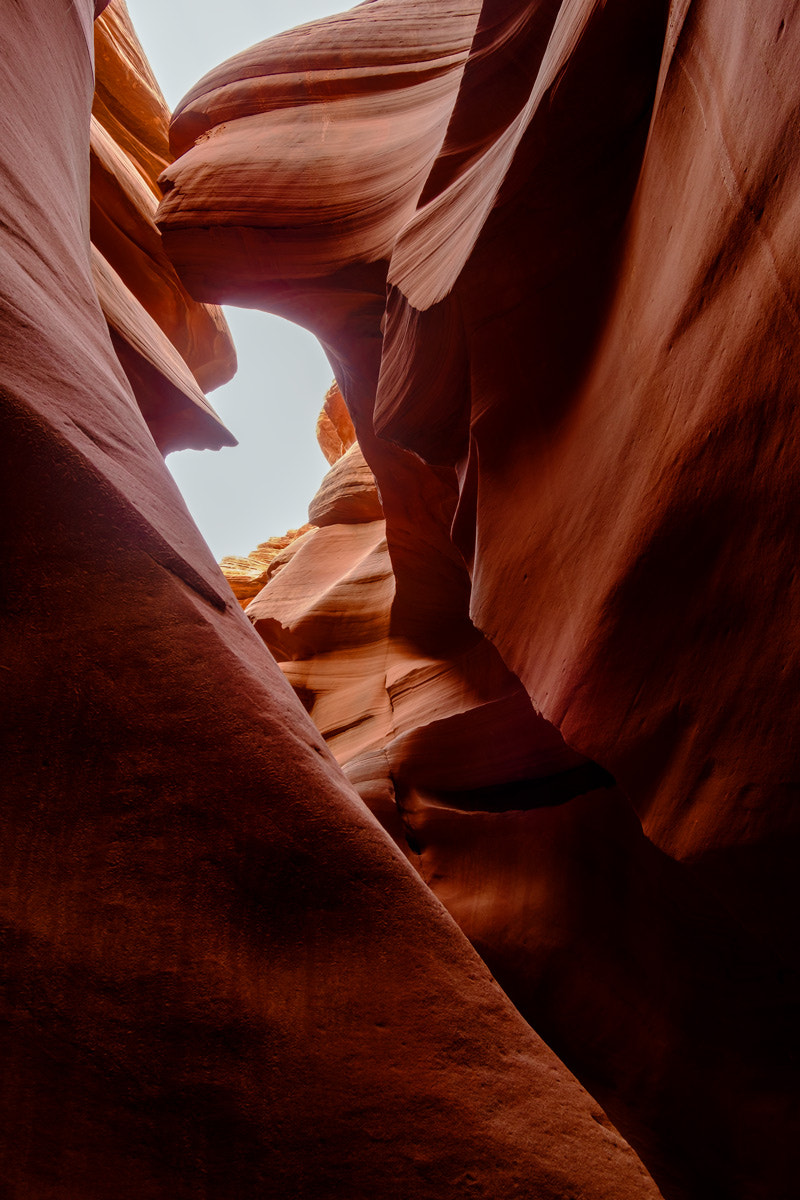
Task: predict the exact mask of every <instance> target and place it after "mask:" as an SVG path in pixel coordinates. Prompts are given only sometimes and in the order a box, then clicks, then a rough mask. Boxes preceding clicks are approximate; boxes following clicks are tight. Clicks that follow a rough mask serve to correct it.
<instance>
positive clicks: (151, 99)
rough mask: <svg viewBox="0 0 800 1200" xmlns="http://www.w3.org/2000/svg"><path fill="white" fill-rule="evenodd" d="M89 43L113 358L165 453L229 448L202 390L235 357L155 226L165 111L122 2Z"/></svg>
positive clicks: (98, 241)
mask: <svg viewBox="0 0 800 1200" xmlns="http://www.w3.org/2000/svg"><path fill="white" fill-rule="evenodd" d="M94 41H95V57H96V64H97V80H96V88H95V96H94V102H93V116H92V123H91V139H90V150H91V192H90V195H91V209H90V213H91V220H90V229H91V238H92V244H93V248H94V257H93V270H94V278H95V286H96V288H97V293H98V295H99V297H100V304H101V306H102V309H103V312H104V313H105V315H106V319H107V321H108V324H109V329H110V331H111V337H112V341H113V342H114V348H115V350H116V351H117V355H118V357H119V359H120V362H121V363H122V366H123V368H124V370H125V373H126V375H127V376H128V379H129V381H130V384H131V387H132V388H133V391H134V395H135V396H136V399H137V401H138V403H139V406H140V408H141V409H142V413H143V414H144V417H145V419H146V420H147V422H148V425H149V426H150V430H151V433H152V434H153V437H154V438H155V440H156V442H157V444H158V446H159V447H160V449H161V450H162V451H163V452H164V453H167V452H169V451H170V450H180V449H185V448H193V449H196V450H203V449H214V450H218V449H219V448H220V447H221V446H233V445H235V444H236V439H235V438H234V437H233V436H232V435H231V434H230V433H229V431H228V430H227V429H225V427H224V425H223V424H222V423H221V421H220V420H219V418H218V416H217V415H216V413H215V412H214V410H213V408H212V407H211V405H210V404H209V403H208V400H207V399H206V397H205V395H204V390H205V389H210V388H214V387H218V386H219V385H220V384H221V383H225V382H226V381H227V380H228V379H230V378H231V376H232V375H233V373H234V371H235V369H236V355H235V353H234V350H233V343H232V342H231V338H230V333H229V332H228V327H227V324H226V322H225V318H224V317H223V315H222V312H221V310H220V309H218V308H217V307H216V306H213V305H205V304H198V303H197V301H195V300H193V299H192V298H191V297H190V296H189V293H188V292H187V291H186V289H185V287H184V286H183V284H182V283H181V282H180V280H179V279H178V276H177V275H176V273H175V269H174V267H173V266H172V264H171V263H170V261H169V260H168V258H167V257H166V255H165V253H164V250H163V246H162V242H161V235H160V233H159V232H158V229H157V228H156V225H155V221H154V217H155V214H156V208H157V204H158V199H157V196H158V189H157V185H156V180H157V178H158V176H159V174H160V173H161V171H162V170H163V169H164V168H165V167H166V165H167V163H168V162H169V143H168V128H169V110H168V109H167V106H166V103H165V101H164V98H163V96H162V95H161V91H160V89H159V87H158V84H157V83H156V81H155V79H154V78H153V74H152V72H151V70H150V67H149V64H148V62H147V59H146V58H145V56H144V53H143V51H142V48H141V46H140V45H139V41H138V38H137V37H136V33H135V31H134V29H133V26H132V24H131V20H130V16H129V14H128V10H127V8H126V6H125V3H124V0H112V2H111V4H109V6H108V7H107V8H106V9H105V11H104V12H103V15H102V16H101V17H100V19H99V20H98V21H97V24H96V26H95V39H94Z"/></svg>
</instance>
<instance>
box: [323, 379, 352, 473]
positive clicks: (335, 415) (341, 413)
mask: <svg viewBox="0 0 800 1200" xmlns="http://www.w3.org/2000/svg"><path fill="white" fill-rule="evenodd" d="M355 440H356V431H355V429H354V428H353V422H352V421H351V420H350V414H349V412H348V411H347V405H346V404H345V402H344V397H343V396H342V393H341V392H340V390H339V385H338V383H336V382H334V383H332V384H331V386H330V387H329V388H328V390H327V392H326V393H325V402H324V404H323V406H322V412H321V413H320V414H319V417H318V418H317V441H318V442H319V446H320V449H321V451H322V453H323V454H324V455H325V457H326V458H327V460H328V462H329V463H330V464H331V466H333V464H334V463H335V462H337V461H338V460H339V459H340V458H341V457H342V455H343V454H344V453H345V451H347V450H349V449H350V447H351V446H352V445H353V443H354V442H355Z"/></svg>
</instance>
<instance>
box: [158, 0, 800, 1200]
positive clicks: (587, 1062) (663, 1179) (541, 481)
mask: <svg viewBox="0 0 800 1200" xmlns="http://www.w3.org/2000/svg"><path fill="white" fill-rule="evenodd" d="M799 38H800V25H798V23H797V21H796V20H795V19H794V16H793V14H792V12H791V11H788V10H786V6H785V5H783V4H781V3H778V2H777V0H775V2H773V0H770V2H769V3H767V4H763V5H759V6H757V7H756V6H750V5H746V4H745V5H740V6H738V7H737V8H736V9H735V11H733V12H732V11H731V9H730V6H729V5H726V4H723V3H722V2H721V0H703V2H701V3H696V4H692V5H690V4H687V3H685V2H682V0H672V3H666V2H663V0H649V2H648V3H644V4H643V3H641V2H640V0H637V2H636V3H633V2H632V0H608V2H606V3H602V4H601V3H599V2H594V0H583V2H581V0H576V2H575V3H566V2H565V3H561V2H560V0H553V2H551V3H548V2H542V3H536V4H533V3H531V4H528V3H522V2H519V0H517V2H515V0H508V2H503V3H491V4H490V3H488V2H487V3H484V4H483V5H481V6H479V5H470V4H468V3H464V4H461V5H457V6H450V5H448V6H444V7H441V6H437V7H436V8H435V10H434V9H433V8H432V6H427V5H420V4H416V3H412V2H409V3H402V4H401V3H399V2H397V0H374V2H372V3H369V4H363V5H360V6H359V7H357V8H355V9H354V10H352V12H350V13H347V14H345V15H343V16H342V17H338V18H332V19H330V20H328V21H323V22H319V23H317V24H316V25H312V26H307V27H303V28H302V29H300V30H297V31H295V32H293V33H290V34H285V35H282V37H281V38H278V39H273V40H272V41H271V42H267V43H264V44H262V45H261V46H257V47H254V48H253V49H251V50H249V51H247V52H245V53H244V54H242V55H241V56H238V57H237V58H234V59H232V60H230V61H229V62H228V63H226V64H223V65H222V66H221V67H219V68H217V70H216V71H214V72H212V73H211V74H210V75H209V76H207V77H206V78H205V79H204V80H202V81H201V82H200V83H199V84H198V85H197V86H196V88H195V89H194V90H193V91H192V93H191V94H190V95H189V96H188V97H187V99H186V100H185V101H184V102H183V104H182V106H181V107H180V109H179V111H178V113H177V114H176V117H175V119H174V121H173V125H172V131H171V139H172V146H173V150H174V151H175V153H177V154H178V155H179V156H180V157H179V158H178V160H177V162H176V163H175V164H173V165H172V166H170V167H169V168H168V169H167V171H166V172H165V175H164V176H163V177H162V186H163V188H164V189H165V197H164V201H163V203H162V206H161V209H160V215H159V223H160V227H161V229H162V232H163V235H164V241H165V246H166V247H167V250H168V252H169V254H170V255H171V256H172V258H173V260H174V261H175V263H176V266H177V267H178V270H179V272H180V274H181V276H182V278H183V279H184V281H185V282H186V285H187V287H188V288H189V290H190V291H191V292H192V293H193V294H194V295H196V296H197V297H198V298H199V299H202V300H205V301H209V302H213V301H219V300H222V299H232V300H239V301H241V302H246V303H248V304H251V305H260V306H262V307H264V308H265V309H269V310H270V311H274V312H279V313H283V314H284V315H288V316H290V317H292V318H293V319H295V320H298V321H300V322H301V323H303V324H306V325H307V326H308V327H309V328H310V329H312V330H313V331H314V332H316V333H317V335H318V336H319V337H320V339H321V341H322V342H323V344H324V345H325V347H326V349H327V350H328V353H329V356H330V358H331V362H332V364H333V366H334V369H335V371H336V375H337V379H338V382H339V384H340V387H341V390H342V393H343V395H344V398H345V400H346V402H347V405H348V408H349V410H350V412H351V415H352V417H353V420H354V423H355V427H356V430H357V434H358V439H359V443H360V446H361V450H362V452H363V455H364V458H365V461H366V463H367V464H368V465H369V468H370V469H371V471H372V472H373V473H374V475H375V477H376V479H377V484H378V490H379V494H380V500H381V504H382V509H383V514H384V519H385V539H386V545H385V549H384V545H383V536H384V528H383V525H382V523H379V522H378V521H377V520H376V519H374V518H373V519H372V520H363V521H361V522H359V523H358V524H355V525H351V526H347V525H346V524H343V523H338V524H332V525H329V526H327V527H324V528H322V529H320V530H319V532H317V533H315V534H313V535H312V536H311V537H309V539H308V541H307V542H305V543H304V544H303V546H302V547H298V549H297V552H296V554H295V555H294V556H292V558H291V561H290V562H287V564H286V566H285V567H284V569H283V570H282V571H281V573H280V574H278V575H277V576H276V577H275V578H274V579H273V580H271V581H270V582H269V583H268V585H267V587H266V589H265V590H264V591H263V592H262V593H261V595H260V596H259V597H257V598H256V599H255V600H254V601H252V602H251V605H250V607H249V608H248V615H250V616H251V617H252V618H253V619H254V620H255V623H256V627H257V628H258V629H259V630H260V631H261V632H262V635H263V636H264V638H265V640H266V641H267V642H268V644H269V645H270V646H271V647H272V648H273V649H274V651H275V653H276V654H277V656H278V657H279V658H282V659H283V660H285V663H284V669H285V671H286V673H287V675H288V676H289V678H290V680H291V681H292V682H293V683H294V684H295V686H296V688H297V690H298V692H299V694H300V695H301V697H302V698H303V699H304V702H305V703H306V704H307V706H308V707H309V709H310V711H311V712H312V714H313V715H314V716H315V719H316V720H317V721H318V722H319V726H320V728H321V729H322V730H323V732H325V734H326V736H327V737H328V738H329V740H330V745H331V747H332V748H333V749H334V751H335V752H336V753H337V756H338V757H339V758H340V760H341V761H342V762H344V763H345V765H346V767H347V770H348V772H349V773H350V774H351V777H352V778H353V779H354V780H355V782H356V783H357V784H358V785H359V786H360V787H361V790H362V795H363V796H364V798H365V799H367V800H368V802H370V803H372V805H373V808H374V810H375V811H376V812H377V813H378V814H379V815H381V816H382V819H384V821H385V823H386V825H387V828H389V829H390V831H391V832H393V833H394V835H395V836H397V837H398V840H399V841H400V843H401V844H403V842H405V847H406V853H407V855H408V856H409V857H410V858H411V860H412V861H414V862H415V865H417V866H418V867H419V869H420V871H421V874H422V875H423V878H425V879H426V881H427V882H428V883H429V885H430V886H431V888H432V889H433V890H434V891H435V892H437V894H438V895H439V896H440V897H441V898H442V899H443V900H444V902H445V903H446V904H447V905H448V907H449V908H450V911H451V913H452V914H453V915H454V916H455V917H456V919H457V920H458V922H459V924H460V925H461V927H462V928H463V929H464V930H465V932H467V934H468V935H469V937H470V938H471V940H472V941H473V943H474V944H475V945H476V946H477V947H478V948H479V949H480V951H481V953H482V955H483V956H484V958H485V959H486V961H487V962H488V963H489V964H490V966H491V967H492V970H493V971H494V972H495V974H496V976H497V977H498V979H500V981H501V982H502V983H503V985H504V986H505V987H506V989H507V990H508V992H509V994H510V995H511V996H512V998H513V999H514V1001H515V1003H516V1004H517V1005H518V1007H519V1008H520V1009H521V1011H522V1012H523V1013H524V1014H525V1015H526V1016H527V1017H528V1018H529V1020H530V1021H531V1022H532V1023H533V1024H534V1026H535V1027H536V1028H537V1029H539V1030H540V1031H543V1032H544V1033H545V1035H546V1036H547V1038H548V1040H549V1041H550V1043H551V1044H552V1045H553V1046H555V1047H556V1048H557V1050H558V1052H559V1053H560V1054H561V1055H562V1057H563V1059H564V1060H565V1061H566V1062H567V1063H568V1064H569V1065H570V1066H571V1067H572V1068H573V1069H574V1070H575V1071H576V1072H577V1073H578V1074H579V1075H580V1077H581V1078H582V1079H583V1080H584V1082H585V1083H586V1084H587V1086H588V1087H589V1088H590V1089H591V1090H592V1092H593V1093H594V1094H595V1095H596V1096H597V1097H598V1098H599V1099H601V1101H602V1102H603V1103H604V1104H605V1105H606V1106H607V1108H608V1110H609V1111H610V1112H611V1113H612V1114H613V1115H614V1118H615V1120H617V1121H618V1123H619V1124H620V1127H621V1129H622V1130H623V1132H624V1133H625V1135H626V1136H627V1137H628V1138H630V1139H631V1141H632V1143H633V1144H634V1146H635V1147H636V1148H637V1149H638V1150H639V1152H640V1153H641V1154H642V1155H643V1156H644V1158H645V1161H646V1162H647V1164H648V1165H649V1166H650V1168H651V1169H652V1170H653V1171H654V1173H655V1175H656V1178H657V1181H658V1182H659V1185H660V1186H661V1187H662V1189H663V1190H664V1193H665V1194H666V1195H668V1196H672V1197H688V1196H692V1197H694V1196H701V1195H708V1194H713V1195H720V1196H726V1197H727V1196H730V1197H734V1196H735V1197H748V1198H750V1197H763V1198H764V1200H767V1197H769V1198H772V1197H776V1196H782V1197H783V1196H786V1197H788V1196H789V1195H791V1194H792V1189H793V1187H794V1184H793V1182H792V1169H791V1166H790V1164H789V1159H788V1146H789V1144H790V1141H791V1134H790V1129H792V1128H793V1124H792V1122H793V1121H794V1116H795V1114H794V1110H793V1109H792V1106H791V1101H790V1096H791V1092H792V1089H793V1087H794V1086H795V1082H794V1081H795V1075H794V1070H795V1065H796V1059H795V1058H794V1057H793V1054H794V1046H795V1044H796V1043H795V1040H794V1036H793V1033H792V1030H793V1025H794V1020H795V1018H794V1016H792V1015H791V1014H792V1013H796V1000H797V957H796V937H795V934H794V924H795V913H796V911H797V908H796V885H795V874H796V873H795V871H794V867H793V858H794V852H795V849H796V841H797V818H796V808H797V806H796V796H795V792H796V780H797V773H798V759H797V732H796V731H797V724H798V704H797V696H798V694H800V693H799V691H798V682H799V681H798V666H800V658H799V657H798V653H797V646H796V637H795V635H794V626H795V624H796V622H795V619H794V617H795V611H796V609H797V604H798V592H797V583H796V580H795V574H794V567H793V563H794V561H795V559H796V557H797V552H798V525H797V520H796V513H795V510H794V506H793V504H792V499H791V497H792V495H793V481H794V475H795V473H796V470H795V468H796V464H795V452H794V449H793V447H794V445H795V443H796V442H797V440H798V439H797V436H796V430H795V425H796V414H795V410H796V405H795V404H794V393H795V391H796V380H797V377H798V363H797V361H796V353H795V349H794V347H795V344H796V340H797V339H796V337H795V327H796V325H797V320H798V318H797V297H796V295H795V293H796V291H797V284H798V270H797V262H796V254H795V253H794V249H793V241H792V230H793V228H794V210H795V207H796V204H797V187H796V172H795V169H794V166H793V163H794V161H795V159H796V157H797V149H798V147H797V129H796V122H795V121H794V119H793V117H792V113H793V111H794V107H795V106H796V100H797V84H796V78H795V72H794V69H793V63H794V61H795V59H796V54H797V51H798V49H799V48H800V47H798V39H799ZM327 486H328V489H329V492H331V493H334V492H335V481H329V483H328V485H327ZM315 503H317V502H315ZM387 555H388V563H390V564H391V575H390V574H389V569H388V563H387ZM337 563H338V564H339V566H338V569H337ZM367 579H368V580H369V583H368V584H367V582H366V581H367ZM390 593H393V594H390ZM359 614H360V615H359ZM337 622H341V625H340V627H339V628H338V629H337ZM315 639H318V640H317V641H315ZM397 647H402V649H401V651H400V663H399V665H398V662H397V659H396V658H394V657H393V656H394V655H395V653H396V651H397ZM414 655H417V656H419V659H420V663H421V664H424V665H422V666H421V667H420V672H419V676H418V681H419V686H418V687H417V688H416V691H414V689H412V688H410V687H409V684H408V682H403V681H404V680H405V679H406V672H407V671H410V670H411V667H410V663H411V662H412V660H413V658H414ZM432 663H439V664H444V665H443V666H442V665H440V666H439V667H438V668H437V667H432V666H431V664H432ZM426 672H427V674H428V676H430V677H431V678H435V677H436V676H437V673H438V676H439V677H443V676H446V675H447V674H448V673H450V674H451V677H452V678H453V679H454V680H457V683H455V685H454V688H453V692H454V693H455V694H456V695H457V697H458V699H457V700H455V701H454V700H453V699H452V696H448V698H447V699H446V701H444V702H443V704H442V702H441V700H440V696H439V683H435V684H433V685H431V686H430V687H426V686H425V677H426ZM493 672H494V674H493ZM398 678H399V680H400V684H399V686H398V687H397V688H396V694H397V696H398V697H401V698H402V697H407V696H408V694H409V692H411V694H412V695H415V699H414V701H413V703H412V704H411V705H410V707H409V708H408V709H407V710H406V713H405V716H403V717H401V716H399V714H396V713H395V711H394V710H395V708H398V709H400V708H402V702H401V703H400V704H398V705H395V704H394V703H393V699H392V692H393V689H394V688H395V684H396V681H397V679H398ZM484 683H485V687H486V690H485V692H481V687H482V686H483V685H484ZM445 690H446V689H445ZM506 694H508V697H510V698H511V700H510V702H511V703H512V707H514V706H516V708H514V711H515V713H518V714H519V713H522V712H523V711H524V712H525V713H526V716H525V718H524V720H523V723H522V724H521V725H519V726H517V725H515V721H516V720H517V719H518V718H517V716H514V717H511V716H509V715H508V711H507V709H506V708H505V707H504V704H505V700H504V697H506ZM520 696H521V697H522V698H523V700H524V704H523V705H522V706H520V704H519V697H520ZM359 697H360V699H359ZM526 705H527V707H525V706H526ZM459 706H461V707H459ZM520 719H521V718H520ZM405 721H407V722H408V723H407V724H406V723H404V722H405ZM525 721H527V724H525ZM509 730H510V731H513V732H511V733H509V736H508V737H507V739H506V740H505V741H504V737H505V735H506V733H507V732H508V731H509ZM398 743H399V745H398ZM556 746H557V747H559V748H560V749H559V751H558V753H559V754H564V755H567V756H568V757H566V758H563V759H558V756H556V760H555V761H551V760H548V758H547V748H548V747H551V748H552V747H556ZM390 748H391V749H390ZM521 748H522V749H521ZM515 754H516V755H517V756H520V755H521V760H522V761H520V759H519V758H515ZM537 754H541V756H542V757H541V762H540V763H539V764H538V765H537V763H536V756H537ZM370 756H373V757H372V758H370ZM569 756H572V757H569ZM367 763H371V764H372V765H371V766H367V765H366V764H367ZM378 764H381V765H378ZM545 764H547V765H545ZM573 770H578V771H590V772H591V771H595V772H599V775H595V776H594V782H595V783H596V782H597V780H598V779H602V780H604V781H605V782H610V778H609V777H613V779H614V780H615V781H616V786H615V787H613V788H612V787H606V788H602V789H601V790H599V791H597V790H594V791H591V790H587V788H586V786H585V784H586V780H585V779H583V782H582V785H581V786H580V787H575V786H573V787H572V788H571V789H568V790H569V795H567V794H566V793H565V791H564V790H561V791H559V787H560V786H561V785H559V784H557V783H555V782H554V781H555V780H558V779H562V784H563V778H562V777H563V776H568V775H569V773H570V771H573ZM572 778H573V780H574V779H575V778H576V777H575V776H573V777H572ZM577 778H579V779H582V777H581V776H578V777H577ZM590 778H591V777H590ZM398 779H399V780H401V781H402V782H401V787H399V788H398V786H397V780H398ZM381 781H382V782H381ZM398 793H401V798H400V799H399V800H398ZM555 800H559V801H564V803H563V804H561V805H560V806H559V807H551V805H552V804H553V802H554V801H555ZM398 822H400V826H401V828H398ZM415 856H416V858H415ZM417 860H419V861H418V862H417Z"/></svg>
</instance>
